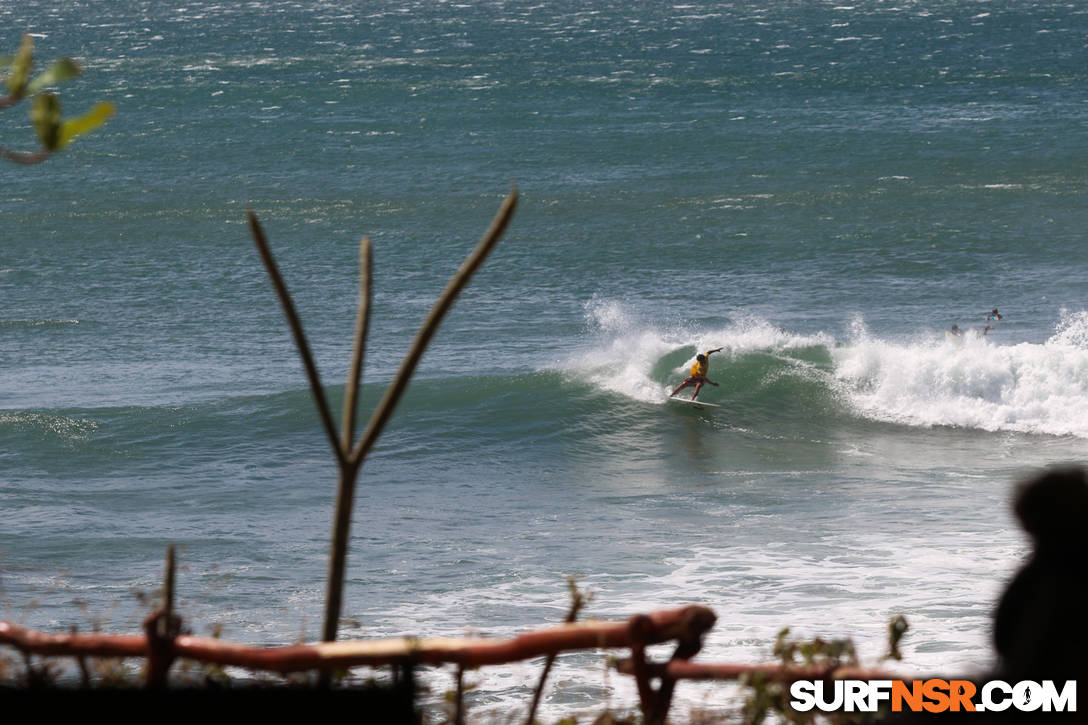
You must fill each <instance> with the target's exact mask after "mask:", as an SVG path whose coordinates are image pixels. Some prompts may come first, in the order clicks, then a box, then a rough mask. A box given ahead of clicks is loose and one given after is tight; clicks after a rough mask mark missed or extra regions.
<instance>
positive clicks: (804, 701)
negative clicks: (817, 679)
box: [790, 680, 816, 712]
mask: <svg viewBox="0 0 1088 725" xmlns="http://www.w3.org/2000/svg"><path fill="white" fill-rule="evenodd" d="M815 692H816V685H815V683H813V682H812V681H811V680H797V681H796V682H794V683H793V684H792V685H790V696H791V697H793V699H792V700H790V707H792V708H793V709H794V710H796V711H797V712H808V711H809V710H811V709H812V708H814V707H815V706H816V695H815V694H814V693H815Z"/></svg>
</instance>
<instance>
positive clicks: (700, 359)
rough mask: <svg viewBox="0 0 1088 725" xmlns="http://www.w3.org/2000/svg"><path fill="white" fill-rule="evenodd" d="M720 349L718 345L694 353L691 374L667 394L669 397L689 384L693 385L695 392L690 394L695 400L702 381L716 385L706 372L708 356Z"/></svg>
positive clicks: (708, 367)
mask: <svg viewBox="0 0 1088 725" xmlns="http://www.w3.org/2000/svg"><path fill="white" fill-rule="evenodd" d="M721 351H722V349H721V348H720V347H719V348H718V349H716V350H707V351H706V352H705V353H704V354H702V355H696V356H695V364H694V365H692V366H691V376H690V377H689V378H688V379H687V380H685V381H684V382H682V383H680V385H679V386H678V387H677V388H676V390H674V391H672V392H671V393H670V394H669V397H670V398H671V397H672V396H674V395H676V394H677V393H679V392H680V391H681V390H683V389H684V388H686V387H688V386H689V385H694V386H695V392H694V393H692V394H691V399H692V400H695V398H697V397H698V396H699V391H700V390H702V388H703V383H710V384H711V385H713V386H714V387H715V388H716V387H718V384H717V383H716V382H714V381H713V380H711V379H710V378H708V377H707V376H706V374H707V372H709V371H710V356H711V355H713V354H714V353H716V352H721Z"/></svg>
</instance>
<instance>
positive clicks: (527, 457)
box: [0, 0, 1088, 717]
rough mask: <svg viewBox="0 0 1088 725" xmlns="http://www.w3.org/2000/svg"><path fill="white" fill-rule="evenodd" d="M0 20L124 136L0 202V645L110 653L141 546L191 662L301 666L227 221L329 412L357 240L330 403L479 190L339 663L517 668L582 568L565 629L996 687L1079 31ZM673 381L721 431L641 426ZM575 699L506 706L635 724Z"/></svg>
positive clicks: (302, 572) (616, 686)
mask: <svg viewBox="0 0 1088 725" xmlns="http://www.w3.org/2000/svg"><path fill="white" fill-rule="evenodd" d="M0 28H3V31H4V32H3V34H2V35H0V39H2V41H3V43H4V44H5V46H6V47H7V48H8V49H9V50H11V51H13V50H14V49H15V48H16V47H17V44H18V41H19V38H20V36H21V35H22V33H24V32H30V33H33V34H34V36H35V39H36V44H37V50H38V54H39V56H40V57H41V58H42V59H43V60H44V59H51V58H53V57H56V56H59V55H65V54H66V55H72V56H75V57H77V58H78V59H79V60H80V61H81V63H82V64H83V66H84V68H85V75H84V77H83V78H81V79H79V80H78V81H74V82H71V83H69V84H67V85H66V86H64V87H63V88H62V89H61V91H62V100H63V102H64V103H65V108H66V109H67V110H68V111H69V112H72V113H74V112H77V111H79V110H81V109H83V108H87V107H89V106H90V105H91V104H92V103H93V102H95V101H97V100H111V101H113V102H114V103H115V104H116V106H117V115H116V116H115V117H114V118H113V119H112V120H111V121H110V122H109V123H108V125H107V126H106V127H105V128H104V129H102V130H100V131H98V132H96V133H95V134H93V135H90V136H88V137H86V138H85V139H81V140H80V141H79V142H78V143H77V144H76V145H75V146H74V147H73V148H72V149H70V150H68V151H66V152H64V153H63V154H62V155H59V156H57V157H56V158H54V159H51V160H50V161H48V162H47V163H46V164H44V165H41V166H37V167H26V168H24V167H15V166H11V165H8V166H5V167H4V168H2V169H0V171H2V172H3V173H2V175H0V510H2V512H3V519H2V523H0V595H2V596H0V601H2V606H3V608H2V611H0V616H3V617H4V618H10V619H14V620H16V621H22V622H24V623H26V624H29V625H32V626H37V627H41V628H45V629H49V630H57V631H61V630H67V629H68V628H69V627H70V626H72V625H78V626H80V627H81V628H84V629H86V628H89V627H90V626H92V625H94V624H98V625H99V626H102V627H104V628H106V629H110V630H119V631H129V630H130V629H132V628H135V626H136V625H137V623H138V621H139V617H140V616H141V614H142V613H143V611H144V610H143V609H142V608H141V607H140V605H139V604H138V602H137V600H136V597H134V596H133V592H134V591H136V590H139V591H145V592H149V591H151V590H153V589H155V588H156V587H157V586H158V583H159V581H160V580H161V570H162V563H161V562H162V558H163V553H164V550H165V548H166V546H167V544H168V543H170V542H175V543H177V544H178V546H179V556H180V561H181V562H182V564H183V569H182V571H181V572H180V574H179V581H178V587H179V591H180V596H181V599H180V605H179V606H180V609H181V611H182V612H183V613H184V614H185V615H187V617H188V621H189V623H190V624H191V626H192V627H193V629H194V630H195V631H197V632H200V633H205V632H207V631H209V629H210V628H211V627H212V626H213V625H215V624H222V625H223V626H224V636H225V637H227V638H230V639H234V640H239V641H244V642H250V643H258V644H281V643H285V642H291V641H295V640H298V639H300V638H301V639H308V640H313V639H316V638H317V637H318V636H319V632H320V617H321V611H322V598H323V594H324V587H325V581H324V579H325V556H326V551H327V547H328V538H329V532H330V529H331V517H332V506H333V500H334V493H335V492H334V489H335V470H334V467H333V465H332V457H331V455H330V452H329V450H328V447H327V443H326V440H325V438H324V436H323V434H322V432H321V430H320V428H319V423H318V418H317V414H316V412H315V410H314V408H313V405H312V402H311V399H310V395H309V392H308V389H307V386H306V383H305V379H304V377H303V374H302V370H301V366H300V364H299V362H298V359H297V356H296V354H295V351H294V348H293V346H292V343H291V340H290V337H289V334H288V332H287V328H286V326H285V324H284V321H283V316H282V313H281V311H280V309H279V308H278V305H277V302H276V300H275V297H274V295H273V293H272V290H271V287H270V285H269V283H268V281H267V279H266V276H265V274H264V272H263V270H262V269H261V267H260V263H259V260H258V257H257V255H256V252H255V251H254V249H253V245H252V242H251V241H250V238H249V234H248V230H247V228H246V226H245V219H244V217H245V210H246V209H247V208H249V207H252V208H253V209H254V210H255V211H256V212H257V214H258V215H259V216H260V218H261V220H262V221H263V223H264V225H265V228H266V231H267V233H268V235H269V238H270V240H271V243H272V246H273V248H274V250H275V252H276V254H277V256H278V259H279V261H280V264H281V267H282V270H283V272H284V275H285V277H286V279H287V281H288V284H289V286H290V288H291V290H292V292H293V293H294V295H295V297H296V300H297V302H298V305H299V309H300V314H301V316H302V318H303V321H304V323H305V325H306V327H307V330H308V332H309V334H310V338H311V341H312V344H313V346H314V348H315V352H316V356H317V359H318V364H319V366H320V368H321V370H322V373H323V376H324V380H325V382H326V383H327V385H328V390H329V393H330V395H331V396H332V398H333V399H334V400H336V401H337V404H338V403H339V400H340V398H341V396H342V392H343V382H342V381H343V379H344V376H345V374H346V369H347V364H348V359H349V352H350V351H349V342H350V336H351V327H352V322H353V315H354V308H355V304H356V284H357V282H356V269H357V267H356V254H357V249H358V242H359V239H360V237H361V236H362V235H364V234H367V235H370V236H371V238H372V239H373V242H374V254H375V271H374V285H375V299H374V308H373V321H372V327H371V331H372V336H371V340H370V346H369V349H368V358H367V363H368V367H367V371H366V375H365V393H364V398H365V400H364V405H365V406H366V408H367V409H368V410H369V408H370V407H372V406H373V404H374V403H375V401H376V400H377V399H378V397H379V395H380V393H381V390H382V389H383V387H384V385H385V384H386V383H387V382H388V381H389V380H390V379H391V377H392V375H393V372H394V371H395V370H396V367H397V365H398V364H399V360H400V357H401V356H402V355H403V354H404V351H405V349H406V347H407V345H408V342H409V340H410V338H411V336H412V334H414V331H415V329H416V327H417V326H418V324H419V323H420V321H421V320H422V318H423V317H424V315H425V314H426V312H427V310H428V309H429V307H430V304H431V302H432V301H433V299H434V297H435V295H436V294H437V293H438V292H439V291H440V290H441V289H442V287H443V285H444V283H445V280H446V279H447V278H448V276H449V275H450V274H451V273H452V272H453V271H454V270H455V269H456V268H457V266H458V264H459V263H460V260H461V259H462V258H463V257H464V256H465V255H466V254H467V253H468V251H469V250H470V249H471V248H472V246H473V245H474V244H475V242H476V240H477V239H478V238H479V237H480V235H481V234H482V232H483V230H484V229H485V228H486V226H487V224H488V222H489V221H490V219H491V216H492V215H493V214H494V212H495V211H496V209H497V208H498V205H499V203H500V202H501V200H502V198H503V196H504V195H505V194H506V193H507V192H508V190H509V189H510V187H511V186H512V185H513V184H516V185H517V187H518V189H519V191H520V193H521V203H520V205H519V209H518V211H517V214H516V216H515V218H514V221H513V224H512V226H511V227H510V229H509V231H508V233H507V235H506V238H505V239H504V241H503V242H502V243H501V245H500V246H499V247H498V248H497V250H496V252H495V253H494V255H493V257H492V258H491V259H490V260H489V261H488V263H487V265H486V266H485V267H484V269H483V270H482V271H481V272H480V274H479V275H478V276H477V278H476V279H475V281H474V282H473V283H472V285H471V287H470V288H469V289H468V290H467V291H466V292H465V294H464V295H463V296H462V298H461V300H460V301H459V302H458V304H457V306H456V307H455V308H454V309H453V311H452V313H451V314H450V316H449V317H448V319H447V321H446V323H445V325H444V326H443V328H442V330H441V331H440V333H439V335H438V336H437V337H436V339H435V341H434V343H433V345H432V348H431V349H430V351H429V352H428V354H427V355H426V356H425V358H424V360H423V362H422V364H421V366H420V368H419V372H418V374H417V377H416V379H415V381H414V382H413V384H412V385H411V387H410V388H409V390H408V392H407V394H406V396H405V398H404V400H403V403H402V405H401V407H400V408H399V410H398V412H397V415H396V417H395V418H394V419H393V422H392V423H391V425H390V426H389V428H388V429H387V431H386V433H385V435H384V436H383V438H382V439H381V441H380V443H379V445H378V446H377V448H376V449H375V451H374V453H373V455H372V457H371V459H370V460H369V461H368V463H367V465H366V467H365V469H364V472H363V476H362V478H361V481H360V488H359V492H358V497H357V506H356V511H355V523H354V529H353V540H352V544H351V553H350V558H349V571H348V582H347V591H346V597H345V608H344V615H345V618H346V619H345V624H344V627H343V630H342V631H343V634H344V636H349V637H376V636H391V635H400V634H419V635H424V634H435V635H437V634H463V633H468V632H473V633H484V634H495V635H505V634H512V633H514V632H518V631H522V630H524V629H527V628H531V627H538V626H541V625H545V624H549V623H552V622H555V621H558V620H560V619H561V618H562V616H563V614H564V612H565V609H566V605H567V594H566V579H567V577H570V576H577V577H579V581H580V582H581V585H582V586H583V587H584V588H586V589H588V590H589V591H591V592H592V593H593V595H594V599H593V601H592V603H591V605H590V607H589V610H588V614H589V615H590V616H596V617H626V616H628V615H630V614H632V613H635V612H641V611H647V610H650V609H658V608H670V607H674V606H679V605H683V604H687V603H702V604H706V605H708V606H710V607H712V608H713V609H714V610H715V611H716V612H717V613H718V615H719V622H718V625H717V627H716V628H715V629H714V631H713V632H712V634H711V636H710V637H709V639H708V641H707V646H706V649H705V651H704V654H703V655H702V657H703V658H705V659H707V660H714V661H748V662H755V661H761V660H764V659H769V658H770V647H771V643H772V642H773V639H774V636H775V634H776V633H777V632H778V630H779V629H780V628H781V627H784V626H790V627H791V628H792V629H793V631H794V632H796V633H798V634H799V635H810V636H815V635H822V636H841V635H846V634H849V635H852V636H853V637H854V638H855V640H856V642H857V643H858V645H859V648H860V650H861V653H862V655H863V657H866V658H875V657H877V656H879V655H880V654H881V652H882V647H883V640H884V631H885V627H886V624H887V621H888V619H889V617H891V616H892V615H894V614H897V613H902V614H904V615H906V616H907V618H908V619H909V621H910V622H911V626H912V629H911V631H910V633H909V635H908V638H907V641H906V647H905V652H906V655H907V662H908V663H910V664H912V665H916V666H918V667H919V668H922V669H926V670H929V671H933V670H934V669H940V670H944V671H951V672H963V671H970V670H972V669H981V668H983V667H985V666H986V665H988V664H989V663H990V662H991V661H992V655H991V647H990V644H989V622H990V617H991V613H992V611H993V607H994V605H995V602H996V598H997V597H998V596H999V593H1000V591H1001V589H1002V587H1003V584H1004V582H1005V581H1006V580H1007V578H1008V577H1010V576H1011V574H1012V572H1013V571H1014V570H1015V568H1016V567H1017V565H1018V563H1019V562H1020V561H1021V559H1022V557H1023V556H1024V555H1025V554H1026V552H1027V542H1026V540H1025V538H1024V536H1023V535H1022V534H1021V532H1020V531H1019V529H1018V527H1017V526H1016V523H1015V522H1014V520H1013V519H1012V516H1011V515H1010V513H1009V506H1008V502H1009V498H1010V495H1011V492H1012V490H1013V487H1014V485H1015V483H1016V482H1017V481H1019V480H1021V479H1022V478H1023V477H1024V476H1025V475H1029V474H1030V473H1031V472H1032V471H1033V470H1035V469H1036V468H1037V467H1039V466H1042V465H1046V464H1049V463H1056V462H1067V461H1084V460H1086V459H1088V303H1086V302H1085V300H1086V299H1088V278H1086V276H1085V274H1084V271H1085V269H1086V268H1088V244H1086V243H1085V237H1084V234H1085V231H1084V230H1085V229H1088V208H1086V207H1085V205H1084V198H1085V193H1086V192H1088V171H1086V170H1088V76H1086V71H1085V69H1086V66H1085V63H1084V60H1085V37H1088V12H1086V11H1085V9H1084V8H1082V7H1081V6H1080V5H1079V4H1076V3H1067V2H1047V1H1041V2H1027V1H1016V0H990V1H989V2H976V1H973V0H912V1H910V2H901V3H894V2H878V1H876V0H858V1H857V2H820V1H818V0H811V1H805V2H798V1H787V0H764V1H763V2H743V3H742V2H704V1H703V0H688V1H686V2H677V3H657V2H623V3H620V2H609V1H605V0H601V1H599V2H596V1H589V0H586V1H584V2H574V1H573V0H566V1H560V0H555V1H551V0H548V1H545V2H536V1H534V2H529V1H527V0H526V1H521V0H509V1H507V0H494V1H492V2H467V1H466V2H463V3H455V2H439V1H437V0H433V1H431V0H416V1H415V2H395V1H393V0H373V1H371V2H335V3H333V2H313V3H296V2H287V1H280V0H261V1H260V2H253V3H245V4H241V3H239V4H235V3H213V2H206V1H203V0H201V1H197V2H185V3H162V2H156V1H154V0H142V1H137V0H126V1H123V2H111V3H95V2H65V3H57V2H45V1H42V0H19V2H12V1H11V0H0ZM0 139H2V143H4V144H5V145H8V146H12V147H24V146H28V145H30V139H31V131H30V130H29V127H28V124H27V122H26V116H25V108H21V107H18V108H15V109H9V110H8V111H6V112H4V113H2V114H0ZM993 307H999V308H1000V310H1001V312H1002V314H1003V315H1004V318H1003V319H1002V320H1001V321H1000V322H998V323H996V325H995V329H993V330H992V331H990V332H989V334H986V335H982V334H980V330H981V329H982V328H984V326H985V325H986V315H987V313H988V312H989V310H991V309H992V308H993ZM952 324H956V325H958V326H959V327H960V328H962V329H964V330H965V331H966V334H965V335H964V336H963V337H962V338H959V339H955V340H953V339H950V338H948V337H947V336H946V334H945V331H946V330H947V329H948V328H949V327H950V326H951V325H952ZM711 347H723V348H724V349H723V351H722V353H721V354H720V355H715V356H714V357H712V358H711V361H712V365H711V373H710V377H711V378H712V379H714V380H716V381H718V382H719V383H720V387H716V388H706V389H704V392H703V393H702V397H703V398H704V399H705V400H707V401H708V402H713V403H717V404H720V405H721V406H722V407H721V409H720V410H718V411H716V412H714V413H712V414H708V413H706V412H703V411H698V410H691V409H687V408H685V407H682V406H674V405H669V404H668V403H667V402H666V395H667V392H668V391H669V390H670V389H671V387H673V386H675V385H676V384H677V383H678V382H679V381H680V380H682V379H683V377H684V375H685V373H684V371H685V370H686V368H687V367H688V366H690V364H691V362H692V358H693V356H694V354H695V353H696V351H699V350H705V349H707V348H711ZM605 669H606V668H605V663H604V659H603V657H602V656H600V655H593V654H586V655H574V656H569V657H565V658H562V659H561V660H560V661H559V664H558V671H557V675H556V677H555V682H556V683H557V688H556V691H555V692H554V693H553V694H552V695H550V696H549V698H548V701H547V703H546V706H547V708H548V709H547V710H546V711H545V713H544V714H545V715H546V716H548V717H550V716H552V715H554V716H555V717H558V716H559V715H560V714H569V713H571V712H577V711H579V709H592V708H595V707H596V708H599V706H600V704H601V702H602V701H606V700H607V701H609V702H611V703H612V704H613V705H617V706H624V705H631V706H633V705H634V704H635V702H636V698H635V696H634V694H633V692H634V691H633V687H632V686H631V683H629V682H626V681H625V678H621V677H620V676H617V675H615V674H613V675H611V676H609V675H607V674H606V672H605ZM538 671H539V667H538V663H533V664H532V665H531V666H528V665H519V666H511V667H506V668H496V669H495V670H488V671H485V672H481V673H477V674H476V675H475V677H476V678H477V680H476V681H477V682H478V684H479V687H478V688H477V689H476V690H474V692H473V697H474V698H475V703H474V706H475V707H476V708H478V711H481V712H483V711H488V709H492V710H494V711H495V712H500V713H501V712H509V711H511V708H513V707H514V704H515V703H524V702H525V701H526V699H527V693H528V692H530V691H531V687H532V685H533V684H534V683H535V678H536V677H537V674H538ZM432 677H433V686H434V688H435V689H436V690H437V691H438V692H441V691H442V690H443V689H445V688H447V687H449V686H450V683H451V682H452V680H451V678H450V675H449V673H438V674H435V675H433V676H432ZM680 697H681V698H683V699H684V700H685V701H686V702H687V703H688V704H697V705H702V704H710V705H714V706H719V705H720V706H723V707H724V706H727V705H728V701H727V699H726V697H725V695H724V694H723V690H722V688H704V687H701V686H695V685H687V684H686V685H683V686H682V687H681V688H680Z"/></svg>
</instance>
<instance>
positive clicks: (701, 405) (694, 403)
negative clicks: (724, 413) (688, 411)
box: [669, 398, 722, 409]
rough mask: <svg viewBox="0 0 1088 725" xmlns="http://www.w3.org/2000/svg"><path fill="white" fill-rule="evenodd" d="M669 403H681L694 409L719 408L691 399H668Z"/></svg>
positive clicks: (718, 406)
mask: <svg viewBox="0 0 1088 725" xmlns="http://www.w3.org/2000/svg"><path fill="white" fill-rule="evenodd" d="M669 402H670V403H683V404H684V405H690V406H693V407H695V408H700V409H701V408H720V407H722V406H720V405H714V404H713V403H704V402H703V401H701V400H692V399H691V398H669Z"/></svg>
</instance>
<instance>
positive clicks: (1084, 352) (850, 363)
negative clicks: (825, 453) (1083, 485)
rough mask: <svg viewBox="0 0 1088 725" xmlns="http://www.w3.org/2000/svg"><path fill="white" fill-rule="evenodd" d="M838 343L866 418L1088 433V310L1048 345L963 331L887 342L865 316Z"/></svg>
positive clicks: (845, 379)
mask: <svg viewBox="0 0 1088 725" xmlns="http://www.w3.org/2000/svg"><path fill="white" fill-rule="evenodd" d="M852 328H853V329H852V334H851V337H852V340H853V341H852V342H851V344H849V345H846V346H842V347H838V348H835V349H834V350H833V351H832V357H833V360H834V366H835V369H834V375H835V378H836V379H837V380H838V381H839V383H840V384H841V392H842V393H843V396H844V398H845V399H846V400H847V401H849V402H850V404H852V405H853V407H854V408H855V410H856V411H857V412H858V413H859V414H861V415H863V416H865V417H868V418H872V419H875V420H882V421H887V422H894V423H903V424H907V425H921V426H927V427H928V426H941V425H945V426H957V427H965V428H976V429H979V430H986V431H1015V432H1022V433H1033V434H1045V435H1073V436H1077V437H1080V438H1088V344H1086V343H1088V314H1086V313H1083V312H1081V313H1077V314H1074V315H1069V314H1066V315H1063V318H1062V322H1061V323H1059V325H1058V330H1057V332H1056V333H1055V335H1054V337H1052V338H1051V339H1050V340H1049V341H1048V342H1047V343H1046V344H1043V345H1039V344H1032V343H1020V344H1017V345H1011V346H1002V345H998V344H996V343H995V342H994V341H993V340H992V339H989V338H987V337H984V336H982V335H980V334H978V332H977V331H969V332H968V333H967V334H965V335H963V336H962V337H960V338H951V339H941V340H937V341H935V340H933V339H932V338H930V339H927V340H916V341H910V342H905V343H897V342H888V341H884V340H880V339H877V338H874V337H872V336H871V335H869V333H868V332H867V331H866V330H865V329H864V325H863V323H862V322H860V321H857V322H855V323H854V324H853V325H852Z"/></svg>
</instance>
